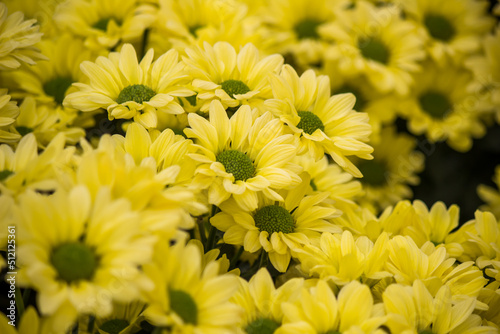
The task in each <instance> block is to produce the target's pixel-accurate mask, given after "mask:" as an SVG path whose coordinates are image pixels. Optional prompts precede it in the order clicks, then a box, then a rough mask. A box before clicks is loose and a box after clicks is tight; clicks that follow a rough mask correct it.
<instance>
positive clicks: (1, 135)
mask: <svg viewBox="0 0 500 334" xmlns="http://www.w3.org/2000/svg"><path fill="white" fill-rule="evenodd" d="M10 98H11V97H10V95H8V94H7V90H6V89H0V143H15V142H17V141H18V140H19V139H21V136H20V135H19V134H17V133H15V131H14V129H13V126H12V124H13V123H14V122H15V121H16V119H17V117H18V116H19V108H18V106H17V103H16V102H15V101H11V100H10Z"/></svg>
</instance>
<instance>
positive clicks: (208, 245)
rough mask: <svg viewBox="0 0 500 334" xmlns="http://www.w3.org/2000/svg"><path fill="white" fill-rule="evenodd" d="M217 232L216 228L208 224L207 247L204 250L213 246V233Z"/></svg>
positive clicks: (206, 250)
mask: <svg viewBox="0 0 500 334" xmlns="http://www.w3.org/2000/svg"><path fill="white" fill-rule="evenodd" d="M216 234H217V229H216V228H215V226H212V225H211V226H210V233H209V234H208V240H207V247H206V249H205V252H208V251H209V250H211V249H214V248H215V235H216Z"/></svg>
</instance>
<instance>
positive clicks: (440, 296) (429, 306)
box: [383, 280, 497, 334]
mask: <svg viewBox="0 0 500 334" xmlns="http://www.w3.org/2000/svg"><path fill="white" fill-rule="evenodd" d="M433 296H434V297H433ZM383 299H384V307H385V311H386V313H387V326H388V327H389V328H390V330H391V332H392V333H402V334H412V333H442V334H445V333H450V334H473V333H485V334H486V333H488V334H489V333H491V334H493V333H497V329H496V328H494V327H489V326H484V325H482V324H481V320H482V319H481V317H480V316H478V315H476V314H472V313H473V312H474V308H475V306H476V299H475V298H472V297H466V298H463V299H462V300H460V301H458V302H456V301H454V300H453V298H452V294H451V291H450V288H449V287H448V286H442V287H441V288H440V289H439V290H438V291H437V293H435V294H434V293H431V292H430V291H429V290H428V289H427V288H426V286H425V285H424V283H422V281H420V280H416V281H415V282H414V283H413V286H404V285H400V284H391V285H389V286H388V287H387V289H386V290H385V292H384V293H383Z"/></svg>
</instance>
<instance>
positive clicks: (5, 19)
mask: <svg viewBox="0 0 500 334" xmlns="http://www.w3.org/2000/svg"><path fill="white" fill-rule="evenodd" d="M35 23H36V20H35V19H31V20H26V21H25V20H24V14H23V13H22V12H15V13H12V14H10V15H8V10H7V6H6V5H5V4H4V3H0V70H2V71H5V70H12V69H15V68H18V67H19V66H21V64H22V63H26V64H30V65H34V64H35V61H37V60H41V59H46V58H45V57H44V56H43V55H42V54H41V53H40V50H38V49H37V48H35V47H34V45H35V44H36V43H38V42H39V41H40V39H41V37H42V34H41V33H39V32H38V30H39V28H40V27H39V26H38V25H36V24H35Z"/></svg>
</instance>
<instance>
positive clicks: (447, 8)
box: [395, 0, 495, 65]
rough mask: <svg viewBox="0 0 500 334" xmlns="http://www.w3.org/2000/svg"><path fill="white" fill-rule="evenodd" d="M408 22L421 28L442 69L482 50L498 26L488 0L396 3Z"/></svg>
mask: <svg viewBox="0 0 500 334" xmlns="http://www.w3.org/2000/svg"><path fill="white" fill-rule="evenodd" d="M395 2H397V3H399V4H400V5H401V6H402V8H403V10H404V12H405V13H406V15H407V18H408V19H409V20H411V21H416V22H417V23H418V24H419V29H418V30H419V37H420V38H421V39H423V40H425V49H426V50H427V52H428V53H429V54H430V55H431V57H432V58H433V59H434V60H435V61H437V62H439V63H440V64H441V65H447V62H448V61H450V60H451V61H456V62H457V63H458V62H460V61H461V60H463V58H464V55H467V54H471V53H473V52H476V51H478V50H479V47H480V43H481V40H482V39H483V37H484V35H486V34H487V33H488V32H489V31H490V29H491V28H492V27H493V26H494V22H495V20H494V19H493V18H492V17H490V16H489V15H488V13H487V10H488V6H489V3H488V1H484V0H443V1H439V2H436V1H434V0H396V1H395Z"/></svg>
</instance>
